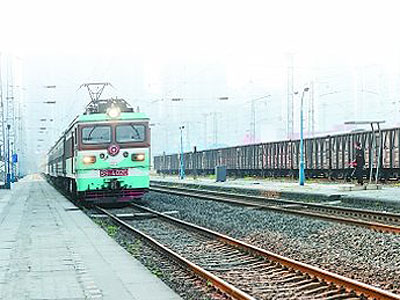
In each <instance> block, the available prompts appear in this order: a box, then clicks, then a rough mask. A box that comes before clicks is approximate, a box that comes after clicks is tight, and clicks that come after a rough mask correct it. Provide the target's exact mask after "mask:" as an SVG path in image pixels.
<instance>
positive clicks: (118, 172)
mask: <svg viewBox="0 0 400 300" xmlns="http://www.w3.org/2000/svg"><path fill="white" fill-rule="evenodd" d="M106 176H128V169H108V170H100V177H106Z"/></svg>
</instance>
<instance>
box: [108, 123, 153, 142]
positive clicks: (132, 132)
mask: <svg viewBox="0 0 400 300" xmlns="http://www.w3.org/2000/svg"><path fill="white" fill-rule="evenodd" d="M115 134H116V141H117V142H118V143H130V142H144V140H145V138H146V127H145V126H144V125H142V124H127V125H118V126H117V127H116V130H115Z"/></svg>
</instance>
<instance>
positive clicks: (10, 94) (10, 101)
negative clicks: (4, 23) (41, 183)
mask: <svg viewBox="0 0 400 300" xmlns="http://www.w3.org/2000/svg"><path fill="white" fill-rule="evenodd" d="M6 84H7V86H6V111H5V123H6V124H7V176H6V177H7V181H6V186H7V188H10V187H11V182H14V179H15V178H14V164H13V163H12V162H11V159H12V158H11V157H12V155H13V154H14V149H11V145H12V146H14V144H15V129H16V126H15V124H16V122H15V107H14V102H15V101H14V91H13V88H12V87H13V70H12V64H11V63H10V59H9V58H8V59H7V77H6ZM10 162H11V165H10Z"/></svg>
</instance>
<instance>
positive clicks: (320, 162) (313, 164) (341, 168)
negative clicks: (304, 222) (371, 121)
mask: <svg viewBox="0 0 400 300" xmlns="http://www.w3.org/2000/svg"><path fill="white" fill-rule="evenodd" d="M355 141H359V142H360V143H361V144H362V147H363V148H364V149H365V162H366V163H365V168H364V177H366V178H369V177H370V174H373V175H375V174H376V170H377V169H379V175H378V179H379V180H398V179H399V177H400V151H399V149H400V128H391V129H384V130H382V131H381V133H380V134H378V132H372V131H363V132H350V133H345V134H337V135H328V136H322V137H315V138H307V139H305V140H304V150H305V151H304V152H305V174H306V177H308V178H330V179H343V178H346V176H347V174H349V173H351V172H349V163H350V162H351V161H352V160H353V159H354V151H355V149H354V142H355ZM380 146H381V151H379V148H380ZM299 149H300V141H299V140H286V141H278V142H268V143H260V144H252V145H244V146H237V147H228V148H220V149H212V150H204V151H199V152H188V153H184V159H183V161H184V168H185V173H186V174H195V173H196V174H198V175H200V174H203V175H207V174H213V173H214V169H215V167H216V166H226V168H227V174H228V175H230V176H237V177H243V176H265V177H266V176H268V177H283V176H288V177H297V176H298V170H299V154H300V151H299ZM379 153H380V154H379ZM154 168H155V170H156V171H157V172H158V173H161V174H179V168H180V155H179V154H171V155H161V156H156V157H155V158H154ZM374 179H375V178H374Z"/></svg>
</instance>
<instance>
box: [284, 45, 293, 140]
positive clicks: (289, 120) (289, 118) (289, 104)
mask: <svg viewBox="0 0 400 300" xmlns="http://www.w3.org/2000/svg"><path fill="white" fill-rule="evenodd" d="M288 60H289V67H288V74H287V101H286V137H287V138H288V139H292V138H293V133H294V65H293V61H294V59H293V54H292V53H290V54H288Z"/></svg>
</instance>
